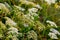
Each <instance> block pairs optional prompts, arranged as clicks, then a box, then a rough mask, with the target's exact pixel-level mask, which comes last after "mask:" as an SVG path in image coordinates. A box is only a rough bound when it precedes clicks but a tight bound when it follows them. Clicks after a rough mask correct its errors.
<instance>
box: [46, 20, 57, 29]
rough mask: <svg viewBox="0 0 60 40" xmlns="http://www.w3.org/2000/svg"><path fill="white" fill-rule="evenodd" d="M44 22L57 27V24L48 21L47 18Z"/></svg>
mask: <svg viewBox="0 0 60 40" xmlns="http://www.w3.org/2000/svg"><path fill="white" fill-rule="evenodd" d="M46 22H47V23H49V24H50V25H51V26H55V27H56V28H57V25H56V24H55V23H54V22H52V21H49V20H47V21H46Z"/></svg>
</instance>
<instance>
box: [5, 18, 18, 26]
mask: <svg viewBox="0 0 60 40" xmlns="http://www.w3.org/2000/svg"><path fill="white" fill-rule="evenodd" d="M5 19H7V20H6V25H9V26H16V24H17V23H15V22H14V21H13V20H11V19H10V18H8V17H5Z"/></svg>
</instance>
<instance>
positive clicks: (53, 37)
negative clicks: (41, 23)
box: [48, 32, 58, 39]
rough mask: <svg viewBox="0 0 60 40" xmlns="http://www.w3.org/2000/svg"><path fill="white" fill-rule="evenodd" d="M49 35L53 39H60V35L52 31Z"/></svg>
mask: <svg viewBox="0 0 60 40" xmlns="http://www.w3.org/2000/svg"><path fill="white" fill-rule="evenodd" d="M48 36H49V37H50V38H51V39H58V37H57V36H56V35H55V34H54V33H52V32H49V34H48Z"/></svg>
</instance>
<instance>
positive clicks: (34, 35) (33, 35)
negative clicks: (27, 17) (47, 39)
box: [27, 30, 37, 40]
mask: <svg viewBox="0 0 60 40" xmlns="http://www.w3.org/2000/svg"><path fill="white" fill-rule="evenodd" d="M27 37H28V39H31V38H32V39H33V40H37V34H36V32H35V31H33V30H31V31H29V32H28V35H27Z"/></svg>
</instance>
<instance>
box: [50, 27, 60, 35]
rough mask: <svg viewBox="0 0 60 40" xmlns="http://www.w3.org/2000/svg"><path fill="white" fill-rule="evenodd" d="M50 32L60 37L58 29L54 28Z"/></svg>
mask: <svg viewBox="0 0 60 40" xmlns="http://www.w3.org/2000/svg"><path fill="white" fill-rule="evenodd" d="M50 31H51V32H53V33H54V34H58V35H60V33H59V32H58V31H57V30H56V29H54V28H51V29H50Z"/></svg>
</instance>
